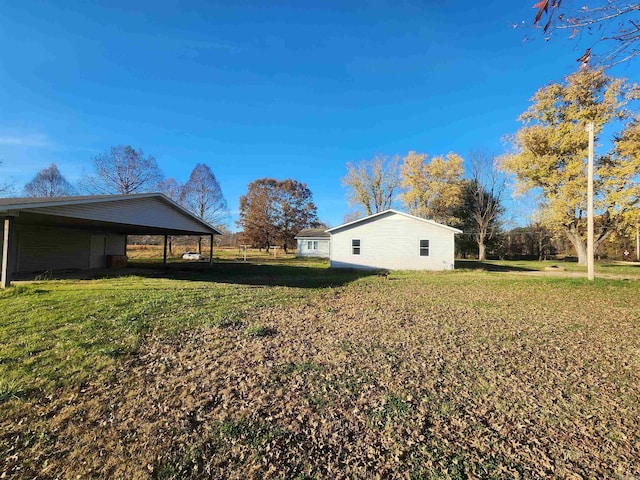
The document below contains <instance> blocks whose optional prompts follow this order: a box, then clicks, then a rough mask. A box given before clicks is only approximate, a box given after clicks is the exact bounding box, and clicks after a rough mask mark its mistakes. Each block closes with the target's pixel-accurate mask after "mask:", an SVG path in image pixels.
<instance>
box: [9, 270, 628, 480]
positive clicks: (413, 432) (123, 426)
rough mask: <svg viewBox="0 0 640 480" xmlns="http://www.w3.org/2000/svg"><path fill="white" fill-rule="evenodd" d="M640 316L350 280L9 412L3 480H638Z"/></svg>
mask: <svg viewBox="0 0 640 480" xmlns="http://www.w3.org/2000/svg"><path fill="white" fill-rule="evenodd" d="M541 300H542V301H541ZM639 317H640V307H639V305H638V300H637V290H636V289H634V288H631V287H629V286H628V285H623V284H616V283H613V282H612V283H610V284H600V285H599V286H590V285H588V284H586V283H571V282H570V281H568V280H564V281H561V280H556V281H551V280H543V279H530V278H517V279H516V278H509V279H508V280H505V279H504V278H502V277H497V276H495V275H490V274H477V273H475V274H451V275H444V274H443V275H406V276H405V275H396V274H394V275H392V278H391V279H390V280H385V279H378V278H368V279H361V280H359V281H357V282H355V283H353V284H351V285H349V286H347V287H342V288H336V289H328V290H326V291H324V292H323V293H321V294H319V295H316V296H310V297H309V300H308V301H307V302H306V303H302V304H296V305H293V306H283V307H276V308H273V307H270V308H262V309H257V310H256V311H255V312H254V315H253V320H252V322H250V324H247V325H245V326H243V327H234V328H206V329H199V330H198V331H194V332H189V333H188V334H182V335H180V336H178V337H170V338H153V339H150V340H149V341H148V343H147V344H146V345H145V347H144V349H143V351H142V352H141V353H140V355H138V356H137V357H135V358H133V359H131V360H129V361H127V363H125V364H122V365H121V367H120V369H119V372H118V374H117V375H116V379H115V380H114V381H112V382H110V383H105V384H92V383H89V384H86V385H82V386H80V387H79V388H67V389H64V390H62V391H59V392H56V394H55V395H50V396H47V397H46V398H38V399H32V400H14V401H11V402H9V405H5V406H6V408H5V411H4V412H5V413H4V415H3V418H2V419H1V421H0V429H1V431H2V432H3V433H2V437H1V439H2V442H3V444H2V445H3V446H4V449H5V452H7V455H6V457H5V459H6V463H5V466H4V467H0V469H2V471H4V472H5V475H6V476H8V477H14V478H31V477H37V478H76V476H79V477H80V478H238V479H240V478H548V477H555V478H621V479H622V478H635V477H637V476H640V423H639V418H640V335H639V333H640V320H639ZM251 324H253V325H254V326H255V325H259V327H260V328H251ZM257 332H260V333H259V334H258V333H257Z"/></svg>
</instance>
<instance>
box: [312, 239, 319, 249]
mask: <svg viewBox="0 0 640 480" xmlns="http://www.w3.org/2000/svg"><path fill="white" fill-rule="evenodd" d="M313 249H314V250H317V249H318V241H317V240H314V241H313Z"/></svg>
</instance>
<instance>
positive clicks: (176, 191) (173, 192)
mask: <svg viewBox="0 0 640 480" xmlns="http://www.w3.org/2000/svg"><path fill="white" fill-rule="evenodd" d="M156 189H157V190H158V191H159V192H161V193H163V194H164V195H166V196H167V197H169V198H170V199H171V200H173V201H174V202H176V203H178V204H182V200H183V196H184V185H183V184H181V183H179V182H178V181H176V179H175V178H166V179H164V180H162V181H160V182H158V185H157V186H156ZM167 246H168V247H169V254H170V255H173V236H172V235H168V236H167Z"/></svg>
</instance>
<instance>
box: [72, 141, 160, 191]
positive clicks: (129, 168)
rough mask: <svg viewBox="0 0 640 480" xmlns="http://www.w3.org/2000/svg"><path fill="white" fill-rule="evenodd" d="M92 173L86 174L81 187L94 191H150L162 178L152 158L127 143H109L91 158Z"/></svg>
mask: <svg viewBox="0 0 640 480" xmlns="http://www.w3.org/2000/svg"><path fill="white" fill-rule="evenodd" d="M93 167H94V169H95V173H94V174H93V175H86V176H85V178H84V179H83V181H82V183H81V184H82V187H83V188H84V189H85V190H87V191H89V192H90V193H96V194H115V193H120V194H130V193H138V192H149V191H151V190H153V189H154V187H155V186H156V185H157V184H158V182H159V181H161V180H162V172H161V171H160V168H158V164H157V163H156V160H155V158H153V156H151V155H149V156H147V157H145V156H144V153H143V152H142V150H141V149H138V150H134V149H133V147H131V146H130V145H118V146H115V147H111V149H110V150H109V151H107V152H104V153H101V154H100V155H97V156H96V157H94V159H93Z"/></svg>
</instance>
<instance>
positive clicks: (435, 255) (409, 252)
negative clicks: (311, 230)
mask: <svg viewBox="0 0 640 480" xmlns="http://www.w3.org/2000/svg"><path fill="white" fill-rule="evenodd" d="M352 239H360V255H353V254H352V249H351V240H352ZM420 240H429V256H428V257H425V256H420ZM453 264H454V232H452V231H451V230H449V229H447V228H443V227H440V226H438V225H432V224H429V223H426V222H423V221H421V220H418V219H414V218H410V217H406V216H404V215H399V214H397V213H393V212H390V213H389V214H386V215H381V216H378V217H375V218H373V219H371V220H370V221H366V220H365V221H363V222H361V223H357V224H354V225H352V226H349V227H346V228H344V229H340V230H337V231H335V232H331V266H332V267H336V268H362V269H375V268H383V269H389V270H451V269H453Z"/></svg>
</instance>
